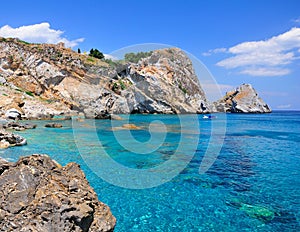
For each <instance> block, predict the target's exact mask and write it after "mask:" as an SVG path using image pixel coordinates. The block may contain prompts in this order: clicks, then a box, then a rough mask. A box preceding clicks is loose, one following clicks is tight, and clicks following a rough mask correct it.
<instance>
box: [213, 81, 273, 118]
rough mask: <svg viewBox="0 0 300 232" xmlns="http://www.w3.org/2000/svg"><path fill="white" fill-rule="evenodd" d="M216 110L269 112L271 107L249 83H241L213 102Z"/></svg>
mask: <svg viewBox="0 0 300 232" xmlns="http://www.w3.org/2000/svg"><path fill="white" fill-rule="evenodd" d="M214 105H215V107H216V110H217V111H218V112H230V113H270V112H271V108H270V107H269V106H268V105H267V104H266V103H265V102H264V101H263V100H262V99H261V98H260V97H259V96H258V94H257V92H256V91H255V89H254V88H253V87H252V86H251V85H250V84H243V85H241V86H239V87H238V88H236V89H235V90H232V91H230V92H227V93H226V95H225V96H224V97H223V98H222V99H220V100H219V101H217V102H215V103H214Z"/></svg>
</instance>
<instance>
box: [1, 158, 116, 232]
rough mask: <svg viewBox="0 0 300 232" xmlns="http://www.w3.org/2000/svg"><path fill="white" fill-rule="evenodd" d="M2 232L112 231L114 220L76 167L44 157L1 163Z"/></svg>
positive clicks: (75, 165) (73, 164)
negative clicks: (63, 165)
mask: <svg viewBox="0 0 300 232" xmlns="http://www.w3.org/2000/svg"><path fill="white" fill-rule="evenodd" d="M0 191H1V199H0V228H1V231H39V232H44V231H45V232H48V231H86V232H87V231H88V232H96V231H103V232H104V231H113V229H114V227H115V223H116V219H115V218H114V216H113V215H112V213H111V211H110V209H109V207H108V206H107V205H105V204H103V203H102V202H100V201H99V200H98V198H97V195H96V193H95V192H94V190H93V189H92V188H91V187H90V186H89V183H88V182H87V180H86V178H85V176H84V174H83V172H82V171H81V170H80V167H79V165H77V164H75V163H69V164H68V165H66V166H65V167H62V166H60V165H59V164H58V163H56V162H55V161H53V160H51V159H50V158H49V157H48V156H46V155H32V156H29V157H23V158H21V159H20V160H19V161H18V162H16V163H8V162H6V161H3V160H0Z"/></svg>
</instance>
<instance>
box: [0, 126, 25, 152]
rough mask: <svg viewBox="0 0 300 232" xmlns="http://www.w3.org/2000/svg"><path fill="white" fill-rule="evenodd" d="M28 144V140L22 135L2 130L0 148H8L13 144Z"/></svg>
mask: <svg viewBox="0 0 300 232" xmlns="http://www.w3.org/2000/svg"><path fill="white" fill-rule="evenodd" d="M26 144H27V140H26V139H25V138H23V137H22V136H20V135H16V134H13V133H9V132H7V131H4V130H0V148H8V147H11V146H23V145H26Z"/></svg>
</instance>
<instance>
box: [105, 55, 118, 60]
mask: <svg viewBox="0 0 300 232" xmlns="http://www.w3.org/2000/svg"><path fill="white" fill-rule="evenodd" d="M104 58H105V59H110V60H119V59H118V58H117V57H115V56H112V55H110V54H104Z"/></svg>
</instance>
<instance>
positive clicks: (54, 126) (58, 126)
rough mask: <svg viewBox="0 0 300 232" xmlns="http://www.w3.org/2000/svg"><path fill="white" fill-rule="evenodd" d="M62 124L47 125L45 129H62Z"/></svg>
mask: <svg viewBox="0 0 300 232" xmlns="http://www.w3.org/2000/svg"><path fill="white" fill-rule="evenodd" d="M62 126H63V125H62V124H60V123H47V124H46V125H45V127H49V128H62Z"/></svg>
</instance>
